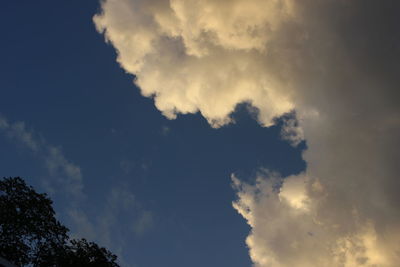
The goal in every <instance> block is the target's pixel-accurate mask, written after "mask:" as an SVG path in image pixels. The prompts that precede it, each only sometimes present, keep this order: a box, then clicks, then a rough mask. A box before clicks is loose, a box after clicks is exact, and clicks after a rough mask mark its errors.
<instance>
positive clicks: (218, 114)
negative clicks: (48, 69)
mask: <svg viewBox="0 0 400 267" xmlns="http://www.w3.org/2000/svg"><path fill="white" fill-rule="evenodd" d="M399 5H400V4H399V2H398V1H389V0H383V1H372V0H340V1H337V0H327V1H318V0H305V1H295V0H231V1H227V0H226V1H224V0H221V1H212V0H203V1H194V0H193V1H187V0H186V1H184V0H171V1H161V0H147V1H141V0H106V1H103V2H102V11H101V13H100V14H98V15H96V16H95V18H94V21H95V24H96V26H97V29H98V30H99V31H100V32H103V33H104V35H105V37H106V39H107V40H108V41H109V42H110V43H111V44H112V45H113V46H114V47H115V48H116V50H117V52H118V62H119V63H120V64H121V66H122V67H123V68H124V69H125V70H126V71H127V72H128V73H131V74H134V75H135V76H136V80H135V83H136V84H137V85H138V86H139V87H140V90H141V92H142V94H143V95H144V96H147V97H150V96H151V97H153V98H154V101H155V105H156V107H157V108H158V109H159V110H160V111H161V112H162V113H163V114H164V115H165V116H167V117H169V118H175V116H176V114H178V113H182V114H185V113H195V112H200V113H201V114H202V115H203V116H204V117H205V118H206V119H207V120H208V121H209V123H210V124H211V125H212V126H214V127H220V126H222V125H224V124H227V123H229V122H231V118H230V114H231V113H232V112H233V111H234V109H235V107H236V105H237V104H239V103H242V102H248V103H250V104H251V105H252V106H253V107H255V108H256V109H257V110H258V120H259V122H260V124H261V125H263V126H269V125H271V124H273V123H274V118H276V117H279V116H282V115H284V114H287V113H289V112H292V110H295V111H296V114H297V119H298V122H299V127H300V128H297V127H293V126H296V124H295V123H294V122H290V121H289V122H288V123H287V124H286V125H285V128H284V129H283V132H282V135H283V137H284V138H287V139H289V141H291V142H292V143H293V144H294V145H296V143H298V142H299V140H301V139H302V138H303V137H304V139H305V140H306V141H307V146H308V149H307V150H306V151H305V152H304V155H303V157H304V159H305V160H306V162H307V170H306V171H305V173H303V174H301V175H298V176H291V177H286V178H285V177H283V178H282V177H279V175H277V174H273V173H270V172H267V173H265V172H262V173H261V174H260V175H259V177H258V179H257V182H256V183H255V184H253V185H250V184H243V183H241V182H240V181H239V180H237V179H236V178H234V179H233V180H234V184H235V188H236V189H237V190H238V191H237V192H238V200H237V201H236V202H235V203H234V207H235V208H236V209H237V210H238V211H239V212H240V213H241V214H242V215H243V217H244V218H245V219H246V220H247V221H248V223H249V225H250V226H251V227H252V232H251V234H250V235H249V237H248V239H247V245H248V247H249V250H250V256H251V258H252V260H253V262H254V264H255V266H259V267H267V266H268V267H269V266H282V267H285V266H300V267H302V266H306V267H309V266H343V267H352V266H369V267H372V266H383V267H394V266H396V265H397V263H398V262H400V230H399V229H400V228H399V226H400V209H399V204H398V203H400V194H399V193H398V188H400V180H399V179H398V174H399V173H400V167H399V165H398V159H399V158H400V152H399V150H398V149H397V148H398V147H400V140H399V135H400V134H399V133H400V110H399V109H400V108H399V102H398V99H400V93H399V90H398V84H400V81H399V76H398V73H397V71H398V69H400V60H399V59H400V34H399V32H398V25H400V19H399V16H398V14H397V10H399Z"/></svg>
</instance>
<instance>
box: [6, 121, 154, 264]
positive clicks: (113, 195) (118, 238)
mask: <svg viewBox="0 0 400 267" xmlns="http://www.w3.org/2000/svg"><path fill="white" fill-rule="evenodd" d="M0 132H3V133H4V134H5V135H6V136H7V137H8V138H9V139H10V140H12V141H14V142H15V143H16V144H18V145H21V146H22V148H24V149H27V150H28V151H30V152H31V153H33V155H34V156H35V157H37V158H38V159H39V161H41V162H42V163H43V167H44V168H45V169H46V171H47V174H48V175H45V176H43V177H42V180H41V183H42V186H43V188H44V189H45V191H46V192H47V193H51V194H52V196H57V197H58V198H59V199H60V201H62V202H63V205H62V210H61V211H60V210H59V211H57V212H58V213H61V215H62V217H64V218H66V219H68V220H67V221H68V223H69V225H68V226H69V227H71V228H72V235H73V236H75V237H86V238H88V239H91V240H95V241H96V242H99V243H100V244H101V245H103V246H106V247H108V248H109V249H111V250H112V251H113V252H114V253H117V254H119V256H120V258H119V260H120V261H121V262H123V263H124V266H131V265H129V263H127V262H124V253H125V251H124V247H125V246H124V245H125V244H126V243H127V242H130V241H129V240H132V239H134V237H135V236H138V235H141V234H143V233H145V232H146V231H147V230H149V229H150V228H151V227H152V226H153V224H154V220H153V218H154V216H153V213H152V212H151V211H149V210H146V209H145V208H144V207H142V205H141V204H140V202H139V201H137V200H136V198H135V196H134V194H133V193H132V192H130V191H129V190H128V188H129V187H127V186H121V185H118V184H114V185H111V186H110V191H109V193H108V195H106V199H105V202H104V203H99V204H100V205H102V206H103V207H102V208H99V207H96V210H98V212H96V215H95V216H89V215H88V214H89V213H88V212H86V210H85V208H84V207H83V203H84V201H85V200H87V198H88V197H89V196H87V195H86V194H85V192H84V181H83V176H82V172H81V168H80V167H79V166H78V165H76V164H74V163H72V162H71V161H70V160H68V159H67V158H66V157H65V155H64V154H63V152H62V150H61V148H59V147H55V146H53V145H51V144H49V143H48V142H47V141H46V140H45V139H44V138H43V137H42V136H41V135H39V134H37V133H36V132H34V131H33V130H31V129H28V128H27V127H26V126H25V123H24V122H14V123H10V122H8V120H7V119H6V118H5V117H4V116H3V115H0ZM121 218H123V219H121ZM125 221H126V224H125V225H124V223H123V222H125Z"/></svg>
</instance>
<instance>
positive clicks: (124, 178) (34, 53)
mask: <svg viewBox="0 0 400 267" xmlns="http://www.w3.org/2000/svg"><path fill="white" fill-rule="evenodd" d="M98 8H99V7H98V0H85V1H82V0H72V1H50V0H46V1H45V0H43V1H22V0H17V1H6V2H5V3H3V4H2V8H1V10H0V14H1V15H0V25H1V26H0V27H1V33H2V38H1V44H0V58H1V63H0V68H1V70H0V73H1V79H0V114H2V116H4V117H5V118H7V120H8V121H9V123H11V124H12V123H16V122H18V121H21V122H24V123H25V126H26V129H25V130H26V131H28V132H30V133H32V134H33V135H34V136H35V138H37V139H40V140H42V139H43V140H45V142H46V144H49V145H51V146H54V147H57V148H59V149H60V150H61V151H62V153H63V155H64V157H65V158H66V159H68V161H70V162H72V163H73V164H75V165H76V166H79V167H80V169H81V171H82V177H83V184H84V192H85V195H86V196H87V197H86V199H85V202H84V203H80V204H81V208H82V209H83V210H85V212H86V213H87V214H88V216H89V217H91V216H92V217H98V218H101V217H102V212H104V210H105V208H104V207H105V206H107V199H109V197H108V196H110V194H111V193H110V192H111V191H112V189H113V188H115V187H117V188H121V187H122V188H123V189H124V190H125V191H126V192H129V193H130V194H132V195H134V198H135V203H136V204H135V209H132V210H130V209H129V208H126V209H121V212H118V213H114V216H115V217H114V219H115V222H114V223H113V224H112V228H111V233H115V235H113V234H112V235H111V236H112V238H115V240H112V241H110V242H109V243H107V242H105V241H104V239H102V238H100V237H99V238H98V239H97V240H95V241H98V242H99V243H100V244H103V245H108V244H116V243H117V244H118V242H121V243H120V244H119V246H118V247H122V250H121V251H115V249H114V247H113V246H114V245H111V247H108V248H109V249H110V250H114V252H116V253H119V254H120V255H121V256H122V257H121V259H123V260H124V263H126V264H129V265H132V266H144V267H153V266H154V267H156V266H176V267H179V266H182V267H183V266H192V267H197V266H199V267H200V266H210V267H211V266H231V267H236V266H237V267H242V266H250V265H251V262H250V259H249V257H248V250H247V248H246V245H245V238H246V236H247V234H248V231H249V227H248V226H247V225H246V222H245V221H244V219H243V218H242V217H241V216H239V215H238V214H237V212H236V211H235V210H234V209H233V208H232V205H231V202H232V201H233V200H234V199H235V192H234V191H233V189H232V188H231V180H230V175H231V174H232V173H235V174H237V175H238V176H239V177H240V178H241V179H251V178H252V177H254V176H255V174H256V173H257V171H258V170H260V168H268V169H271V170H275V171H279V172H280V173H282V174H283V175H288V174H292V173H298V172H300V171H302V170H303V169H304V167H305V166H304V162H303V161H302V160H301V151H302V148H303V146H300V147H299V148H293V147H291V146H290V145H289V144H288V143H287V142H284V141H282V140H280V138H279V132H280V129H279V127H278V126H274V127H270V128H262V127H260V126H259V124H258V123H257V122H256V121H255V120H254V118H252V116H251V115H249V114H248V113H247V111H246V108H245V107H244V106H242V107H240V108H238V111H237V112H236V113H235V114H234V117H235V120H236V123H235V124H231V125H228V126H225V127H223V128H220V129H212V128H211V127H210V126H209V125H208V124H207V122H206V121H205V119H204V118H202V117H201V116H200V115H183V116H178V118H177V119H176V120H172V121H171V120H168V119H166V118H165V117H163V116H162V115H161V113H160V112H159V111H158V110H156V108H155V107H154V105H153V101H152V100H151V99H148V98H144V97H142V96H141V95H140V93H139V89H138V88H136V87H135V86H134V85H133V82H132V80H133V77H132V76H130V75H128V74H126V73H125V72H124V71H123V70H122V69H121V68H120V67H119V66H118V64H117V63H116V61H115V57H116V54H115V51H114V49H113V48H112V47H111V46H110V45H107V44H106V43H105V42H104V38H103V36H101V35H100V34H98V33H97V32H96V30H95V27H94V25H93V23H92V16H93V15H94V14H95V13H96V12H97V11H98ZM41 161H42V159H41V158H40V157H38V156H37V154H35V153H32V152H31V151H29V149H26V147H24V146H23V145H20V144H18V142H15V140H13V139H12V138H9V136H7V134H3V133H2V134H1V135H0V170H1V175H2V176H22V177H24V178H25V179H26V180H27V181H28V182H29V183H31V184H33V185H35V186H36V188H37V190H38V191H41V192H43V191H46V189H45V188H44V187H41V184H40V183H39V180H40V179H43V176H50V175H49V174H48V173H47V172H46V171H45V168H44V167H43V166H44V164H43V162H41ZM51 178H52V177H47V179H51ZM125 191H124V192H125ZM55 200H56V202H55V206H56V208H57V211H59V214H60V217H61V219H62V220H63V221H65V222H66V223H67V222H69V221H70V220H69V219H68V215H67V214H64V213H63V212H62V211H63V209H64V206H66V205H68V204H67V203H68V199H66V198H61V197H60V198H59V200H58V197H57V195H55ZM135 212H137V213H143V212H146V214H150V215H149V217H150V219H148V220H144V225H145V226H143V227H142V228H143V229H142V228H140V229H141V230H138V232H140V233H139V234H135V233H134V231H126V232H125V230H124V229H130V226H129V225H130V224H132V225H134V224H135V222H136V223H137V221H138V219H135V218H136V217H137V216H136V215H135ZM135 216H136V217H135ZM138 216H139V215H138ZM139 217H140V216H139ZM96 223H97V224H99V223H100V224H101V219H99V220H96V222H95V224H96ZM67 225H68V223H67ZM68 226H69V227H70V228H71V230H72V232H74V230H75V228H76V225H74V224H72V223H71V224H70V225H68ZM96 229H99V228H96ZM121 229H122V230H121ZM135 229H137V228H135ZM121 231H122V232H121ZM79 234H80V235H82V234H84V233H82V232H80V233H79ZM101 234H102V233H96V235H98V236H101ZM102 242H103V243H102ZM105 243H107V244H105ZM117 250H118V249H117Z"/></svg>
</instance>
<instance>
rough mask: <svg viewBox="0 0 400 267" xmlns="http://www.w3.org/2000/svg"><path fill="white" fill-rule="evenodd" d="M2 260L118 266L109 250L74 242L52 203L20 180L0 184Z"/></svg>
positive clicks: (5, 181) (26, 263) (44, 195)
mask: <svg viewBox="0 0 400 267" xmlns="http://www.w3.org/2000/svg"><path fill="white" fill-rule="evenodd" d="M0 256H1V257H3V258H5V259H7V260H8V261H10V262H13V263H14V264H16V265H19V266H99V267H102V266H104V267H107V266H118V264H117V263H116V262H115V261H116V259H117V257H116V256H115V255H114V254H112V253H111V252H110V251H108V250H107V249H105V248H102V247H99V246H98V245H97V244H95V243H93V242H88V241H86V240H85V239H80V240H74V239H72V240H71V239H70V238H69V237H68V229H67V228H66V227H65V226H63V225H62V224H61V223H60V222H59V221H58V220H57V219H56V218H55V212H54V209H53V207H52V201H51V199H49V198H48V197H47V195H46V194H39V193H37V192H36V191H35V190H34V189H33V188H32V187H31V186H28V185H27V184H26V183H25V181H24V180H23V179H21V178H19V177H15V178H3V179H2V180H1V181H0Z"/></svg>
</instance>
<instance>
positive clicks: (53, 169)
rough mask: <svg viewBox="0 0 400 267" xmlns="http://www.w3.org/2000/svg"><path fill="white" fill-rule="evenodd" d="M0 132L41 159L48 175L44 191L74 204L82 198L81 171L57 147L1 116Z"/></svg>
mask: <svg viewBox="0 0 400 267" xmlns="http://www.w3.org/2000/svg"><path fill="white" fill-rule="evenodd" d="M0 130H1V131H3V132H4V133H5V135H6V136H7V137H8V138H10V139H11V140H14V141H15V142H16V143H17V144H19V145H22V146H23V147H24V148H25V149H28V150H29V151H30V152H32V153H34V154H35V155H36V156H37V157H39V158H40V159H41V161H42V162H43V164H44V167H45V169H46V170H47V172H48V173H49V176H46V177H44V178H43V179H42V184H43V186H44V187H45V188H46V190H48V191H49V192H53V193H54V192H56V191H58V193H62V194H65V195H66V197H67V198H69V199H70V200H71V201H75V202H76V201H80V200H82V198H84V193H83V178H82V173H81V169H80V167H79V166H77V165H76V164H74V163H72V162H70V161H69V160H67V159H66V158H65V156H64V154H63V152H62V150H61V149H60V148H59V147H55V146H53V145H51V144H49V143H47V142H46V140H45V139H44V138H43V137H41V136H40V135H37V134H35V132H34V131H32V130H29V129H27V128H26V126H25V123H24V122H14V123H9V122H8V121H7V119H6V118H5V117H4V116H2V115H0ZM59 189H61V190H59Z"/></svg>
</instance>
